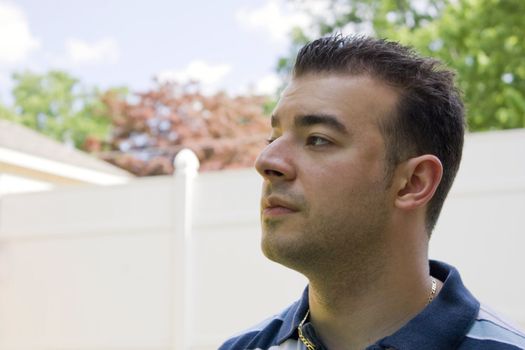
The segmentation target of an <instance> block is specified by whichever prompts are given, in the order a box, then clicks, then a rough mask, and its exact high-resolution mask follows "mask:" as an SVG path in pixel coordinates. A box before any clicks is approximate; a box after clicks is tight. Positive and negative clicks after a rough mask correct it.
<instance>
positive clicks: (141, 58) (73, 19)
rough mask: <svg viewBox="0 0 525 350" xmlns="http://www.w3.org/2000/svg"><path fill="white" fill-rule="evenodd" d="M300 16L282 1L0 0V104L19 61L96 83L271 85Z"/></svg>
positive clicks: (258, 88) (232, 88) (260, 88)
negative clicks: (157, 79)
mask: <svg viewBox="0 0 525 350" xmlns="http://www.w3.org/2000/svg"><path fill="white" fill-rule="evenodd" d="M307 23H308V19H307V18H305V17H304V16H303V15H301V14H299V13H298V12H297V11H294V9H293V8H292V7H291V5H290V4H289V3H288V2H286V0H250V1H247V0H244V1H242V0H223V1H213V0H190V1H187V0H185V1H179V0H172V1H166V0H164V1H162V0H149V1H129V0H127V1H124V0H90V1H72V0H69V1H66V0H54V1H51V0H46V1H42V0H40V1H38V0H16V1H7V0H0V102H3V103H6V102H9V100H10V97H9V95H10V89H11V85H12V84H11V83H10V75H11V74H12V73H13V72H15V71H23V70H25V69H30V70H33V71H36V72H40V73H42V72H46V71H47V70H49V69H62V70H66V71H68V72H70V73H71V74H73V75H74V76H76V77H78V78H80V79H81V81H82V82H84V83H86V84H88V85H90V86H92V85H97V86H100V87H102V88H107V87H109V86H118V85H126V86H129V87H130V88H132V90H135V91H137V90H144V89H146V88H148V87H149V86H151V85H152V81H153V80H152V79H153V77H155V76H158V77H160V78H161V79H177V80H187V79H189V78H196V79H199V80H201V81H202V84H203V88H204V89H205V90H206V91H210V92H213V91H216V90H217V89H226V90H227V91H229V92H231V93H242V92H246V91H255V92H262V93H265V92H270V91H271V90H272V89H273V88H274V87H275V86H276V85H277V84H278V81H277V77H276V76H275V73H274V70H275V65H276V63H277V59H278V57H279V56H280V55H284V54H286V53H287V51H288V33H289V31H290V29H291V28H292V27H293V26H294V25H306V24H307Z"/></svg>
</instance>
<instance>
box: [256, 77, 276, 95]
mask: <svg viewBox="0 0 525 350" xmlns="http://www.w3.org/2000/svg"><path fill="white" fill-rule="evenodd" d="M281 84H282V80H281V79H280V78H279V76H278V75H277V74H275V73H270V74H268V75H266V76H264V77H262V78H261V79H259V80H257V82H256V83H255V86H254V91H253V92H254V93H255V94H257V95H272V94H275V93H276V92H277V89H278V88H279V87H280V86H281Z"/></svg>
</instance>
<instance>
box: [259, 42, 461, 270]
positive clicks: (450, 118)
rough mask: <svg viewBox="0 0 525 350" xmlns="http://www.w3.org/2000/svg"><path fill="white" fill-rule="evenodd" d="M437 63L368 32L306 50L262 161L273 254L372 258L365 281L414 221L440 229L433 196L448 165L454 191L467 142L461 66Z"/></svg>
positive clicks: (325, 264)
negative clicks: (443, 67)
mask: <svg viewBox="0 0 525 350" xmlns="http://www.w3.org/2000/svg"><path fill="white" fill-rule="evenodd" d="M436 68H437V63H436V62H435V61H433V60H426V59H422V58H419V57H416V56H415V55H414V54H413V53H412V52H411V51H409V50H408V49H406V48H404V47H402V46H400V45H397V44H394V43H388V42H385V41H381V40H375V39H369V38H362V37H350V38H341V37H332V38H325V39H320V40H317V41H314V42H312V43H310V44H308V45H307V46H305V47H304V48H303V49H302V50H301V52H300V53H299V55H298V58H297V62H296V65H295V69H294V74H293V77H292V79H291V81H290V83H289V85H288V87H287V88H286V89H285V90H284V91H283V94H282V96H281V99H280V101H279V103H278V105H277V106H276V108H275V110H274V112H273V115H272V135H271V137H270V143H269V145H268V146H267V147H266V148H265V149H264V150H263V151H262V152H261V154H260V155H259V157H258V159H257V161H256V168H257V170H258V171H259V173H260V174H261V175H262V176H263V177H264V180H265V181H264V185H263V196H262V202H261V209H262V210H261V219H262V225H263V239H262V246H263V251H264V252H265V254H266V255H267V256H268V257H269V258H270V259H273V260H276V261H278V262H280V263H282V264H284V265H287V266H289V267H291V268H294V269H297V270H299V271H301V272H303V273H304V274H305V275H309V274H310V275H312V274H314V273H317V274H319V273H321V274H323V271H332V270H333V269H334V268H336V267H340V268H341V270H340V271H339V272H341V273H346V272H348V271H353V272H354V273H355V271H363V273H364V270H363V264H366V265H367V266H368V267H370V268H369V269H367V271H366V273H364V277H363V278H373V273H371V271H372V272H373V271H374V270H375V271H379V270H380V266H379V265H380V264H382V261H385V258H386V257H387V254H389V255H390V256H392V249H391V248H392V246H393V245H395V246H396V247H398V246H399V245H407V244H405V243H404V242H405V241H406V240H407V239H409V237H412V236H409V235H408V234H407V233H403V232H405V231H406V229H408V227H409V226H410V225H411V224H413V223H416V224H414V227H415V226H418V227H416V228H415V229H414V228H413V227H412V228H411V229H412V230H415V231H419V232H420V230H425V226H426V227H431V226H433V224H434V222H435V218H437V215H438V213H439V209H440V208H441V205H442V201H440V202H437V204H430V205H429V204H428V203H429V202H431V201H435V200H434V199H432V197H433V195H434V194H435V193H436V189H437V187H438V185H439V182H440V179H441V175H442V164H443V165H444V166H445V167H447V170H445V171H446V172H447V174H446V175H445V177H448V182H449V183H448V184H446V186H445V187H444V189H441V192H442V194H441V195H439V196H441V197H443V199H444V197H445V196H446V193H447V192H448V189H449V187H450V184H451V183H452V179H453V177H454V175H455V172H456V170H457V167H458V164H459V159H460V156H461V145H462V140H463V121H462V114H463V110H462V105H461V102H460V100H459V97H458V93H457V91H456V90H455V89H454V87H453V84H452V74H451V73H449V72H443V71H438V70H436ZM438 94H439V96H435V95H438ZM443 104H445V105H443ZM438 191H439V190H438ZM439 196H438V197H439ZM432 205H433V207H432ZM427 206H428V207H429V208H430V207H432V209H428V210H427ZM427 217H428V218H427ZM408 222H411V224H408ZM428 232H430V230H428ZM419 236H421V237H423V235H419ZM418 242H423V238H420V241H418ZM418 242H414V244H416V245H417V244H419V243H418ZM422 244H424V243H422ZM407 246H408V245H407ZM418 247H419V245H418ZM402 249H405V248H402ZM414 249H415V250H418V251H420V252H421V254H426V252H424V251H423V250H424V249H419V248H414ZM396 253H400V252H396ZM341 262H344V264H341ZM374 264H376V265H377V266H375V267H374V266H372V265H374ZM343 265H344V266H343ZM343 269H345V271H343ZM336 273H337V272H336Z"/></svg>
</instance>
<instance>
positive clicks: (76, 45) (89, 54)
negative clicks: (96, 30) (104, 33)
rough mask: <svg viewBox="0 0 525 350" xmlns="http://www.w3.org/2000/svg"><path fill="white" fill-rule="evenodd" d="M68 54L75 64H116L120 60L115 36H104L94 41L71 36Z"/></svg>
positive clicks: (69, 59) (67, 43) (68, 43)
mask: <svg viewBox="0 0 525 350" xmlns="http://www.w3.org/2000/svg"><path fill="white" fill-rule="evenodd" d="M66 56H67V60H68V61H69V62H71V63H72V64H74V65H91V64H107V63H109V64H114V63H117V62H118V59H119V56H120V52H119V47H118V44H117V41H116V40H115V39H114V38H103V39H100V40H98V41H95V42H92V43H88V42H86V41H83V40H80V39H76V38H69V39H67V41H66Z"/></svg>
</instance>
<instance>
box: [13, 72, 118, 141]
mask: <svg viewBox="0 0 525 350" xmlns="http://www.w3.org/2000/svg"><path fill="white" fill-rule="evenodd" d="M13 80H14V83H15V84H14V88H13V97H14V110H15V113H16V115H17V116H16V118H14V121H16V122H18V123H21V124H23V125H25V126H27V127H29V128H32V129H35V130H37V131H39V132H41V133H43V134H45V135H48V136H50V137H52V138H54V139H56V140H58V141H60V142H65V143H71V144H73V145H74V146H75V147H77V148H80V149H82V148H84V144H85V142H86V140H87V139H88V138H89V137H94V138H98V139H106V138H107V136H108V133H109V130H110V127H111V119H110V118H109V117H108V115H107V110H106V106H105V104H104V103H102V101H101V99H100V96H101V92H100V91H99V90H98V89H96V88H93V89H88V88H86V87H85V86H83V85H82V84H81V83H80V81H79V80H78V79H76V78H74V77H72V76H71V75H69V74H68V73H66V72H62V71H50V72H48V73H45V74H36V73H32V72H29V71H27V72H23V73H15V74H13ZM11 119H12V118H11Z"/></svg>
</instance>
